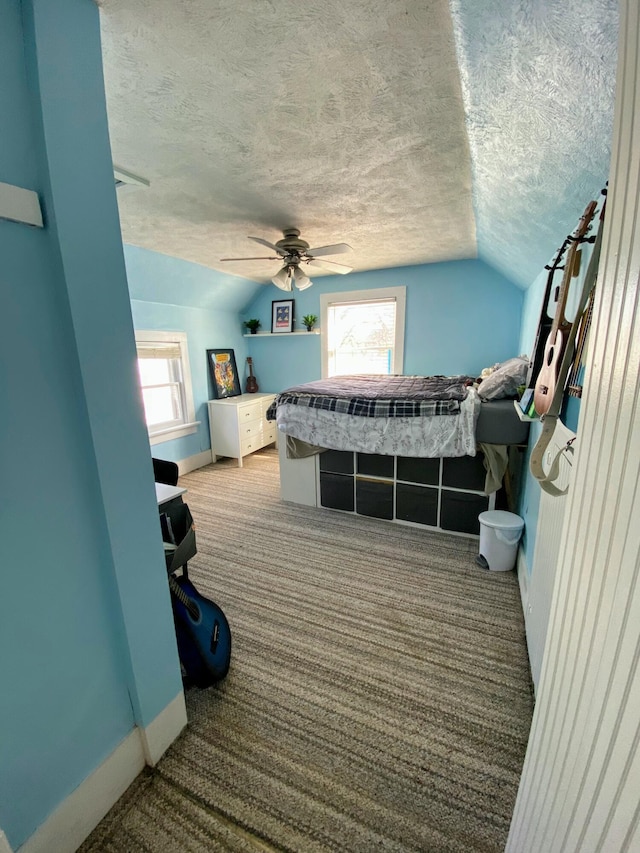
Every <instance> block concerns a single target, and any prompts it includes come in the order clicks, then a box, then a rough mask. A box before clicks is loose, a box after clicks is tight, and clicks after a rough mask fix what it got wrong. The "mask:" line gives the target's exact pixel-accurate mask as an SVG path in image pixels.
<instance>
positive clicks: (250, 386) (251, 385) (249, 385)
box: [246, 356, 258, 394]
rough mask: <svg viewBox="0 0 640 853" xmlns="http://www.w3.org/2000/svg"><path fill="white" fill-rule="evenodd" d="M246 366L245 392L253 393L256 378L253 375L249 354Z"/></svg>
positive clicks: (256, 386)
mask: <svg viewBox="0 0 640 853" xmlns="http://www.w3.org/2000/svg"><path fill="white" fill-rule="evenodd" d="M247 367H248V368H249V375H248V376H247V385H246V389H247V394H255V393H256V391H257V390H258V380H257V379H256V377H255V376H254V375H253V359H252V358H251V356H247Z"/></svg>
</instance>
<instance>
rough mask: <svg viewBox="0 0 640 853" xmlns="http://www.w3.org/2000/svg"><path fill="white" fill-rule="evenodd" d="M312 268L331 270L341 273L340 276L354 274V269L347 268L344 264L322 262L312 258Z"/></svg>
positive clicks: (310, 262)
mask: <svg viewBox="0 0 640 853" xmlns="http://www.w3.org/2000/svg"><path fill="white" fill-rule="evenodd" d="M307 263H309V264H310V265H311V266H312V267H321V268H322V269H325V270H331V272H337V273H340V275H346V274H347V273H348V272H352V270H353V267H346V266H345V265H344V264H336V263H334V262H333V261H320V260H317V261H316V260H315V259H314V258H312V259H311V260H310V261H308V262H307Z"/></svg>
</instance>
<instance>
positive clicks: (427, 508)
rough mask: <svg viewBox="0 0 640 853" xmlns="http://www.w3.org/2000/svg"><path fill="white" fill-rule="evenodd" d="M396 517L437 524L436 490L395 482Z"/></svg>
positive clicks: (419, 522) (418, 522)
mask: <svg viewBox="0 0 640 853" xmlns="http://www.w3.org/2000/svg"><path fill="white" fill-rule="evenodd" d="M396 518H400V519H402V521H414V522H416V524H428V525H430V526H431V527H437V526H438V490H437V489H430V488H429V487H428V486H412V485H409V484H407V483H396Z"/></svg>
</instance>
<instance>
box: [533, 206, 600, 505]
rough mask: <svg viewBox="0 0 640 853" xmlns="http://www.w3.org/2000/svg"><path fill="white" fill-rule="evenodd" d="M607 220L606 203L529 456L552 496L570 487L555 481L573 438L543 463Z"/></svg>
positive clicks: (561, 493)
mask: <svg viewBox="0 0 640 853" xmlns="http://www.w3.org/2000/svg"><path fill="white" fill-rule="evenodd" d="M603 221H604V206H603V208H602V213H601V215H600V225H599V227H598V233H597V235H596V242H595V244H594V247H593V252H592V253H591V258H590V259H589V266H588V268H587V272H586V274H585V277H584V282H583V284H582V293H581V294H580V300H579V302H578V306H577V308H576V314H575V319H574V321H573V323H572V324H571V330H570V332H569V337H568V340H567V347H566V349H565V352H564V357H563V359H562V363H561V364H560V370H559V371H558V382H557V384H556V390H555V394H554V395H553V400H552V401H551V405H550V406H549V411H548V412H547V413H546V414H544V415H542V416H541V418H540V422H541V423H542V432H541V434H540V437H539V439H538V441H537V442H536V446H535V447H534V448H533V450H532V451H531V459H530V460H529V470H530V471H531V473H532V475H533V476H534V477H535V478H536V480H537V481H538V482H539V483H540V487H541V488H542V489H544V491H545V492H547V494H549V495H552V496H553V497H556V498H557V497H560V496H561V495H566V493H567V492H568V491H569V487H568V486H567V488H566V489H559V488H558V487H557V486H556V485H554V480H557V479H558V475H559V473H560V459H561V457H562V456H565V455H572V454H573V452H574V451H573V441H574V439H571V441H569V442H567V444H566V445H565V446H564V447H563V448H562V449H561V450H559V451H558V453H556V455H555V457H554V459H553V460H552V462H551V466H550V467H549V472H548V473H546V472H545V470H544V466H543V461H544V456H545V453H546V450H547V447H548V446H549V443H550V442H551V439H552V437H553V434H554V432H555V430H556V423H557V421H558V418H559V417H560V409H561V408H562V398H563V397H564V385H565V382H566V379H567V374H568V373H569V370H570V368H571V362H572V360H573V344H574V341H575V338H576V334H577V331H578V325H579V323H578V318H579V317H580V316H581V315H582V312H583V311H584V308H585V305H586V304H587V300H588V299H589V294H590V293H591V291H592V290H593V288H594V286H595V283H596V277H597V275H598V263H599V261H600V246H601V244H602V224H603Z"/></svg>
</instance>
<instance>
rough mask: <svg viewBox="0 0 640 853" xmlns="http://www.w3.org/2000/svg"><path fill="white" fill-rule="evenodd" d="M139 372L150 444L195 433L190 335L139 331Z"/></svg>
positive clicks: (196, 423) (137, 346)
mask: <svg viewBox="0 0 640 853" xmlns="http://www.w3.org/2000/svg"><path fill="white" fill-rule="evenodd" d="M136 348H137V351H138V373H139V375H140V386H141V388H142V400H143V403H144V411H145V417H146V421H147V429H148V430H149V439H150V442H151V444H152V445H153V444H159V443H160V442H162V441H170V440H171V439H173V438H180V437H181V436H183V435H190V434H191V433H194V432H195V431H196V429H197V427H198V423H199V421H196V420H195V409H194V405H193V393H192V390H191V373H190V370H189V353H188V349H187V336H186V334H185V333H184V332H157V331H156V332H136Z"/></svg>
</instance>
